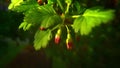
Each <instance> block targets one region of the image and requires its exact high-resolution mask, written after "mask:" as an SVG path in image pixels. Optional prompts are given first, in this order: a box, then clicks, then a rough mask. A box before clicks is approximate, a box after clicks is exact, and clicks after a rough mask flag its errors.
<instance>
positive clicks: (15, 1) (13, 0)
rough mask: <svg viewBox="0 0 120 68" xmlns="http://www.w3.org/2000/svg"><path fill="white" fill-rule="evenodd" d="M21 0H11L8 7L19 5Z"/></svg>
mask: <svg viewBox="0 0 120 68" xmlns="http://www.w3.org/2000/svg"><path fill="white" fill-rule="evenodd" d="M22 2H23V0H11V4H10V5H9V6H8V9H13V8H14V7H16V6H19V5H20V3H22Z"/></svg>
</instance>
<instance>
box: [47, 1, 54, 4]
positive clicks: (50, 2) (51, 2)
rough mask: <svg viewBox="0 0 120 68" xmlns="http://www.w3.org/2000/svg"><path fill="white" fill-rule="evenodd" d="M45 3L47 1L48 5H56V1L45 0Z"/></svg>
mask: <svg viewBox="0 0 120 68" xmlns="http://www.w3.org/2000/svg"><path fill="white" fill-rule="evenodd" d="M47 1H48V4H53V3H56V0H47Z"/></svg>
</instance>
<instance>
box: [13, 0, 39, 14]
mask: <svg viewBox="0 0 120 68" xmlns="http://www.w3.org/2000/svg"><path fill="white" fill-rule="evenodd" d="M38 6H39V4H38V3H37V1H35V0H26V1H23V2H22V3H20V5H18V6H15V7H14V8H12V10H13V11H17V12H26V11H29V10H30V9H34V8H37V7H38Z"/></svg>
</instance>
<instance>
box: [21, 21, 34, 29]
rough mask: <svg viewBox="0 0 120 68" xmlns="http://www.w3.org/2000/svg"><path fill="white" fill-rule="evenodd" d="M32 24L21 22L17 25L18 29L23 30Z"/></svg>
mask: <svg viewBox="0 0 120 68" xmlns="http://www.w3.org/2000/svg"><path fill="white" fill-rule="evenodd" d="M31 26H32V24H31V23H27V22H22V23H21V24H20V26H19V29H21V28H23V30H24V31H26V30H28V29H29V28H30V27H31Z"/></svg>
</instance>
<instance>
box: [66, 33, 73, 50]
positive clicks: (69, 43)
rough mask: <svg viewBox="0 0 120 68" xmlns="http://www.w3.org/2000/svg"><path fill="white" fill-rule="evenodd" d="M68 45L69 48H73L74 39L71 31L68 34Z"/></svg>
mask: <svg viewBox="0 0 120 68" xmlns="http://www.w3.org/2000/svg"><path fill="white" fill-rule="evenodd" d="M66 46H67V49H69V50H71V49H72V48H73V41H72V38H71V35H70V33H68V34H67V39H66Z"/></svg>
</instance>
